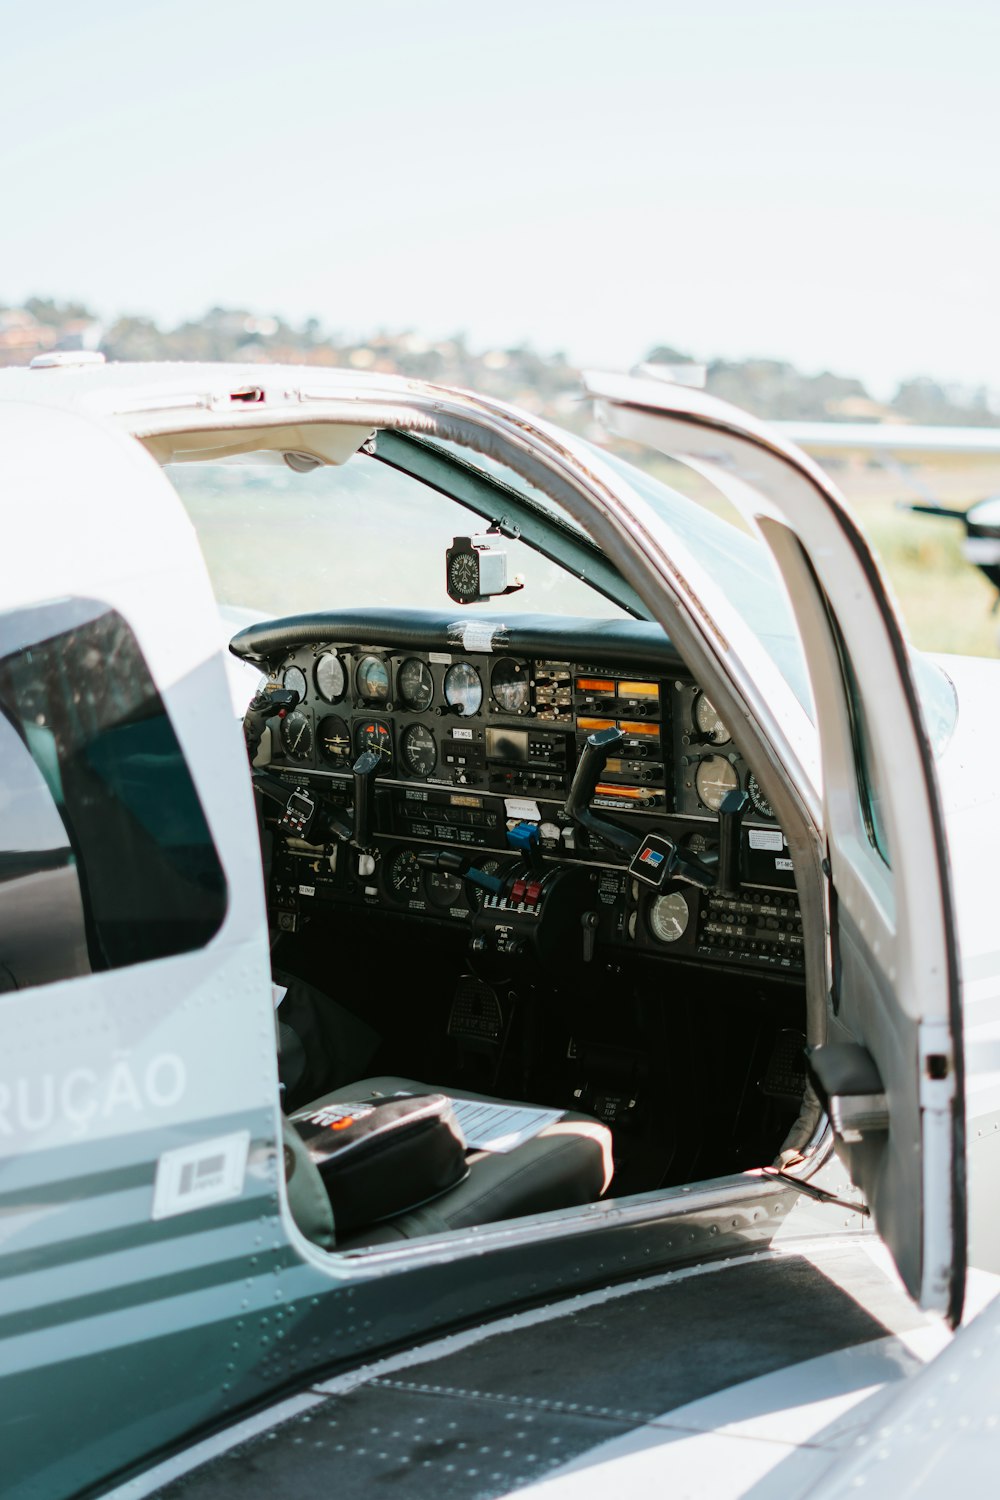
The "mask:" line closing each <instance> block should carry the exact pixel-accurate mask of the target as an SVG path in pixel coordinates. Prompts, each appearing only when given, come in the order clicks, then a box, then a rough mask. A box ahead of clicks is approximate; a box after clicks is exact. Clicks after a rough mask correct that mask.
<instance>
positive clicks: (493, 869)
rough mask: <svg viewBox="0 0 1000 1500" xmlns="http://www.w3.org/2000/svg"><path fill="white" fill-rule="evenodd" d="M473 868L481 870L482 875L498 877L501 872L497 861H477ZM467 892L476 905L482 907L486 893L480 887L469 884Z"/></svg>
mask: <svg viewBox="0 0 1000 1500" xmlns="http://www.w3.org/2000/svg"><path fill="white" fill-rule="evenodd" d="M475 867H476V869H477V870H482V872H483V874H484V875H499V874H500V871H501V864H500V861H499V860H498V859H477V860H476V866H475ZM469 891H470V893H471V895H472V899H473V901H474V902H475V903H476V905H477V906H482V904H483V901H484V900H485V897H486V892H485V891H484V890H483V888H482V886H481V885H472V884H471V883H470V885H469Z"/></svg>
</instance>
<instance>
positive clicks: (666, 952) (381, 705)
mask: <svg viewBox="0 0 1000 1500" xmlns="http://www.w3.org/2000/svg"><path fill="white" fill-rule="evenodd" d="M270 675H271V680H272V681H275V682H277V683H279V684H280V685H281V686H283V687H285V688H290V689H293V690H294V691H295V692H296V693H297V694H298V695H299V702H298V704H297V705H296V706H295V707H294V709H292V710H291V711H289V712H287V713H285V714H284V716H282V717H281V718H280V720H278V721H277V722H273V723H272V724H271V725H270V728H271V735H270V744H269V759H268V757H267V755H266V752H265V755H264V757H263V759H262V758H261V757H260V756H259V757H258V760H257V762H256V764H257V765H261V764H262V763H264V761H268V770H269V772H270V773H271V774H276V775H278V776H280V777H281V779H282V780H285V781H288V782H290V783H294V785H295V786H297V787H301V788H303V789H305V790H308V791H310V792H311V793H313V794H315V795H318V796H321V797H322V798H323V799H324V802H325V803H326V804H327V805H329V806H330V807H332V808H334V809H336V808H341V809H343V810H345V811H346V812H349V808H350V803H351V800H352V796H353V777H352V767H353V764H354V762H355V761H356V759H357V758H358V756H359V755H361V754H362V753H363V752H364V751H365V750H371V749H374V750H377V751H378V753H379V755H380V758H381V768H380V772H379V775H378V779H377V786H376V791H375V797H374V808H375V817H374V845H375V851H376V860H375V868H374V869H373V870H371V871H370V872H368V874H367V875H364V874H361V873H359V870H358V868H357V861H356V858H355V859H352V858H351V857H350V856H351V855H352V854H353V851H352V850H350V849H348V847H347V846H346V845H340V846H339V847H337V848H331V849H329V850H328V851H326V852H325V853H324V854H323V855H322V856H320V857H319V858H317V857H316V849H315V846H312V845H303V846H302V847H297V841H296V840H294V839H286V840H285V841H284V845H283V849H282V851H281V854H280V857H279V858H278V859H277V860H276V863H275V868H274V874H273V887H274V888H273V890H272V898H273V902H274V905H275V906H276V908H277V910H278V914H279V925H282V924H283V925H285V926H286V928H288V927H290V928H291V930H294V924H295V923H296V922H297V920H298V917H299V914H301V913H302V911H303V909H304V907H309V906H310V905H311V903H313V902H322V901H323V900H337V901H357V902H361V903H363V904H367V905H375V906H378V907H380V908H381V909H382V910H384V911H386V912H389V913H396V914H408V915H410V916H412V917H413V918H419V919H421V920H433V921H439V922H445V923H448V924H450V925H452V926H457V925H458V924H465V925H467V926H469V927H475V925H476V922H477V920H478V914H481V913H482V912H483V911H484V909H486V908H489V907H490V903H491V902H500V903H501V906H502V913H501V914H502V915H504V916H505V918H506V916H507V915H509V914H510V912H511V911H514V912H515V915H516V916H519V917H523V916H524V915H525V914H526V913H527V912H529V911H530V910H531V909H532V907H531V900H532V898H531V890H532V888H533V887H532V882H531V881H530V880H528V879H525V880H521V879H520V878H519V876H518V874H517V872H518V870H519V869H520V868H521V866H520V865H519V864H518V850H519V849H520V850H521V851H522V855H523V845H522V844H521V843H519V841H518V840H519V835H518V832H517V830H518V829H522V828H523V827H524V826H525V825H528V826H529V827H530V828H532V829H533V830H534V831H533V833H532V834H531V835H530V837H531V838H532V839H533V840H534V842H535V844H536V846H537V848H536V853H535V856H534V858H535V874H536V875H539V874H541V875H544V872H545V871H546V870H551V869H553V868H554V867H555V866H556V865H564V864H571V865H574V866H579V867H583V868H585V869H586V870H587V872H588V878H589V879H590V880H591V884H592V887H593V889H592V891H591V892H590V893H589V896H588V899H589V898H590V896H592V898H593V900H592V904H593V907H594V910H595V911H596V914H597V915H596V919H595V923H594V926H595V932H596V940H597V941H598V942H599V943H600V944H602V945H609V946H610V947H612V948H617V949H630V950H632V951H635V952H637V953H643V954H647V955H649V954H654V955H655V954H659V955H662V956H672V957H687V958H688V959H690V960H704V959H711V960H715V961H720V962H726V963H732V964H737V965H740V966H747V965H750V966H753V967H767V968H770V969H783V970H786V971H791V972H792V973H800V972H801V969H802V935H801V922H800V920H799V913H798V905H797V900H796V896H795V887H794V873H793V870H792V864H791V860H790V858H789V857H788V850H787V848H786V847H785V843H784V839H783V836H782V834H781V831H780V829H779V828H778V826H777V824H776V821H775V817H774V812H773V809H772V808H771V806H770V805H769V803H768V801H767V799H766V797H765V795H764V793H763V791H762V789H761V787H760V785H759V783H758V781H757V779H756V777H755V775H754V774H753V771H752V769H751V768H750V767H749V766H748V765H747V764H746V762H745V761H744V759H743V758H742V756H741V755H740V753H739V751H738V750H737V749H736V747H735V745H734V743H733V739H732V735H731V732H730V729H729V726H728V725H727V724H726V723H725V722H724V720H723V719H722V718H721V716H720V715H719V713H718V711H717V710H716V708H715V706H714V704H713V703H712V701H711V699H710V698H709V696H708V695H707V694H706V693H705V692H704V690H703V689H702V688H701V687H700V686H699V684H698V683H697V682H695V681H694V680H693V679H692V678H691V676H690V674H688V673H687V672H686V670H685V669H684V668H683V667H682V666H681V664H680V663H679V662H677V663H676V670H673V671H671V670H667V669H666V668H665V666H664V665H663V664H661V665H659V666H658V667H656V669H655V670H653V671H650V670H648V669H647V670H642V669H636V668H635V667H634V666H633V665H630V663H629V661H628V660H627V659H623V660H622V661H621V662H620V663H618V664H609V663H608V661H607V660H606V659H605V660H601V661H597V662H595V661H593V660H588V659H587V657H586V656H585V655H583V653H581V654H580V656H577V655H576V654H574V653H573V652H572V651H571V650H570V651H567V652H566V653H565V654H562V655H556V654H549V655H541V654H527V653H523V654H521V653H518V652H516V651H509V652H508V651H503V650H501V651H468V650H462V649H456V650H433V649H414V648H411V647H405V648H404V647H400V648H399V649H393V648H387V647H385V646H371V647H367V646H359V645H357V644H351V645H345V646H340V645H337V644H331V643H330V642H329V641H325V642H322V643H319V642H317V643H316V644H310V645H307V646H302V645H298V646H296V647H295V648H294V649H293V650H291V651H289V653H288V654H287V655H286V656H285V657H284V659H283V660H282V661H281V662H280V664H279V663H276V662H274V660H273V659H272V663H271V673H270ZM612 726H614V727H616V728H618V729H620V730H621V731H622V733H623V735H624V738H623V740H622V741H621V744H620V746H619V747H618V750H617V753H616V754H615V756H614V757H613V758H612V759H610V760H609V761H608V762H607V765H606V767H605V769H604V771H603V773H602V776H601V779H600V781H599V783H598V785H597V788H596V792H595V795H594V797H593V798H592V800H591V807H592V808H593V809H594V810H595V811H598V810H599V811H601V813H602V814H604V815H606V816H607V817H608V818H610V819H612V820H619V821H621V822H623V823H627V825H628V826H629V827H630V828H632V829H634V830H635V831H637V832H639V833H645V832H647V831H654V832H655V831H656V829H657V828H658V827H659V828H666V829H669V833H670V836H671V837H672V838H673V839H675V840H678V841H680V842H681V843H682V844H684V845H686V846H687V847H689V848H690V849H692V850H693V851H694V852H698V851H699V850H703V849H705V848H708V847H711V845H712V841H713V840H714V839H715V838H716V837H717V832H716V830H717V827H718V813H719V808H720V806H721V804H722V802H723V800H724V798H725V797H726V795H727V793H728V792H729V791H731V790H733V789H735V788H742V789H743V790H745V791H746V793H747V794H748V798H749V804H748V807H747V811H746V815H745V817H744V821H743V827H742V834H741V838H742V880H741V889H740V891H739V894H738V895H729V896H723V895H722V894H721V893H720V892H718V891H709V892H704V891H699V890H698V889H696V888H694V887H692V886H678V887H675V888H667V889H665V890H663V891H660V892H656V891H653V892H651V891H649V890H648V889H645V888H642V887H641V886H640V884H639V883H638V882H637V881H635V880H634V879H632V878H630V876H629V874H628V872H627V869H625V868H623V866H624V865H626V864H627V860H626V859H625V858H624V857H623V856H622V855H621V853H620V852H619V851H618V850H617V849H615V848H613V847H611V846H610V845H608V844H606V843H605V842H604V841H603V840H602V839H601V838H600V837H599V836H598V835H596V834H590V833H588V832H587V831H586V830H585V829H583V828H581V827H579V826H578V825H576V824H574V823H573V822H572V821H571V820H570V819H568V818H567V817H566V815H565V813H564V803H565V798H566V794H567V792H568V790H569V787H570V783H571V781H572V777H573V773H574V770H575V768H576V764H577V760H578V757H579V754H580V752H581V749H582V747H583V745H584V743H585V741H586V738H587V736H588V735H589V734H592V733H593V732H594V731H596V730H599V729H606V728H609V727H612ZM429 848H439V849H457V850H462V851H464V853H465V854H466V855H467V856H472V855H474V860H473V863H474V866H475V868H476V869H477V870H481V871H482V872H483V873H485V874H486V875H489V876H493V877H495V878H496V879H501V878H503V877H505V876H507V875H509V876H510V880H509V881H508V884H510V881H513V886H512V887H511V889H510V890H509V891H508V892H507V894H506V895H505V896H503V897H502V898H501V897H493V896H491V895H490V894H489V893H488V891H486V890H485V888H484V887H481V886H477V885H476V884H475V883H470V881H469V880H467V879H466V878H464V875H463V874H460V873H455V872H454V871H453V870H448V869H443V868H438V869H432V868H428V867H427V863H426V860H421V858H420V857H419V856H421V854H426V852H427V851H428V849H429ZM522 863H523V860H522ZM581 878H582V877H581ZM519 887H522V888H521V889H518V888H519ZM543 888H544V881H541V882H539V883H538V889H539V892H540V893H541V892H543ZM514 895H516V896H517V897H518V899H517V900H513V899H512V898H513V896H514ZM534 899H535V903H536V906H537V907H538V909H540V905H541V895H540V894H539V895H537V896H536V897H535V898H534ZM504 902H507V905H503V903H504ZM526 902H527V903H528V904H527V905H526V904H525V903H526ZM515 909H516V910H515Z"/></svg>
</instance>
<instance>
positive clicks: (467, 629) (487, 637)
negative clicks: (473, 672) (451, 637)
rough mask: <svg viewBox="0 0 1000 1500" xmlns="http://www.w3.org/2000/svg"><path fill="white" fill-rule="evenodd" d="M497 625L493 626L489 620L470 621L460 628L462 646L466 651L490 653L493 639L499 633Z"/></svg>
mask: <svg viewBox="0 0 1000 1500" xmlns="http://www.w3.org/2000/svg"><path fill="white" fill-rule="evenodd" d="M499 629H500V626H499V625H493V624H491V622H490V621H489V620H470V621H469V622H468V624H465V625H463V626H462V646H463V648H464V650H466V651H492V650H493V637H494V636H495V635H496V634H497V632H498V631H499Z"/></svg>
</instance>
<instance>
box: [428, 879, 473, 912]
mask: <svg viewBox="0 0 1000 1500" xmlns="http://www.w3.org/2000/svg"><path fill="white" fill-rule="evenodd" d="M464 889H465V881H464V880H463V879H462V877H461V875H455V874H453V873H452V871H451V870H430V871H429V872H428V875H427V894H428V896H429V897H430V898H431V901H432V902H433V904H434V905H435V906H458V905H459V904H460V903H461V901H462V892H463V891H464Z"/></svg>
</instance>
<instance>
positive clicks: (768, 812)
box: [747, 771, 774, 818]
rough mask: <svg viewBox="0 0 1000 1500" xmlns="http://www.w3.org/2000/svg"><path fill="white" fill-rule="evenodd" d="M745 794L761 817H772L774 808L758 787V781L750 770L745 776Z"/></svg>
mask: <svg viewBox="0 0 1000 1500" xmlns="http://www.w3.org/2000/svg"><path fill="white" fill-rule="evenodd" d="M747 794H748V796H749V798H750V801H751V802H752V803H753V805H754V807H755V808H756V809H757V811H758V812H759V813H760V815H761V817H762V818H773V817H774V808H773V807H772V806H771V804H770V802H768V800H767V798H766V797H765V796H764V793H763V792H762V791H761V789H760V782H759V781H758V780H757V778H756V776H755V775H754V774H753V772H752V771H751V772H750V774H749V776H748V777H747Z"/></svg>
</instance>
